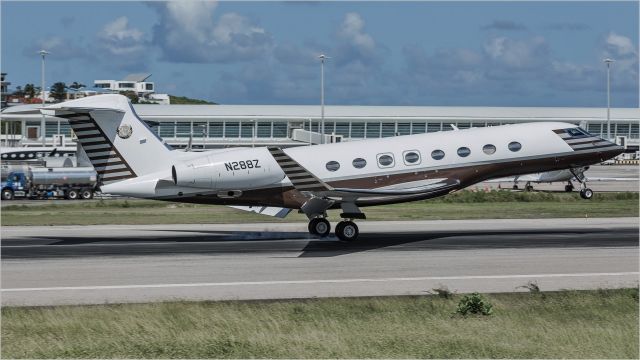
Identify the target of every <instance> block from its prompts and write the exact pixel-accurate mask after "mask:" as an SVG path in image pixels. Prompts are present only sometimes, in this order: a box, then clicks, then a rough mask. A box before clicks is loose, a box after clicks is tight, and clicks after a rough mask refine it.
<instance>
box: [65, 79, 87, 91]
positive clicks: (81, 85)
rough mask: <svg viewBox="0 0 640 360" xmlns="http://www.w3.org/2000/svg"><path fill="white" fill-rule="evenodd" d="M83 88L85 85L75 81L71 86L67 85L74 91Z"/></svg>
mask: <svg viewBox="0 0 640 360" xmlns="http://www.w3.org/2000/svg"><path fill="white" fill-rule="evenodd" d="M83 87H86V85H85V84H82V83H79V82H77V81H74V82H73V83H72V84H71V85H69V88H70V89H76V90H78V89H80V88H83Z"/></svg>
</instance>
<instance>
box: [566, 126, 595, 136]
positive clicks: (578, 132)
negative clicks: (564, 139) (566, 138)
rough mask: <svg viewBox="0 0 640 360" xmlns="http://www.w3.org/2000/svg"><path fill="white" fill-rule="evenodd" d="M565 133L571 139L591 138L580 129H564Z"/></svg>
mask: <svg viewBox="0 0 640 360" xmlns="http://www.w3.org/2000/svg"><path fill="white" fill-rule="evenodd" d="M566 131H567V133H568V134H569V135H571V137H584V136H593V135H591V134H589V133H588V132H587V131H586V130H584V129H581V128H579V127H578V128H569V129H566Z"/></svg>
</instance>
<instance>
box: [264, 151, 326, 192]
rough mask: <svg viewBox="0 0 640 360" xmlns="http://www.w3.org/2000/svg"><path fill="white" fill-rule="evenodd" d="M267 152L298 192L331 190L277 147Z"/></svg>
mask: <svg viewBox="0 0 640 360" xmlns="http://www.w3.org/2000/svg"><path fill="white" fill-rule="evenodd" d="M268 149H269V152H270V153H271V155H272V156H273V158H274V159H275V160H276V162H277V163H278V165H279V166H280V168H281V169H282V171H284V173H285V175H287V177H288V178H289V180H290V181H291V184H292V185H293V187H295V188H296V189H297V190H299V191H328V190H329V191H330V190H333V188H332V187H331V186H329V185H327V184H326V183H325V182H324V181H322V180H320V179H319V178H317V177H316V176H315V175H313V174H312V173H311V172H309V171H308V170H307V169H305V168H304V166H302V165H300V164H299V163H298V162H297V161H295V160H293V159H292V158H291V157H290V156H289V155H287V154H285V152H284V151H282V149H280V148H278V147H269V148H268Z"/></svg>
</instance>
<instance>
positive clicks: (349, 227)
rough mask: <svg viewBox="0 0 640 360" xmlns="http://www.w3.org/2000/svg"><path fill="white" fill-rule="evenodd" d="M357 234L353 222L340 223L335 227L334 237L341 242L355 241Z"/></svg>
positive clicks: (356, 226) (356, 228) (356, 227)
mask: <svg viewBox="0 0 640 360" xmlns="http://www.w3.org/2000/svg"><path fill="white" fill-rule="evenodd" d="M359 233H360V231H359V230H358V225H356V224H355V223H354V222H353V221H341V222H339V223H338V225H336V236H337V237H338V239H340V240H342V241H348V242H350V241H355V240H356V239H357V238H358V234H359Z"/></svg>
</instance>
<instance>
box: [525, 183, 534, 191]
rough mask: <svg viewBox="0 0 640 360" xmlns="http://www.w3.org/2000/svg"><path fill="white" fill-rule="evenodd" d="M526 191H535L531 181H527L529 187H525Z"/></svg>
mask: <svg viewBox="0 0 640 360" xmlns="http://www.w3.org/2000/svg"><path fill="white" fill-rule="evenodd" d="M524 191H533V185H531V182H530V181H527V185H525V186H524Z"/></svg>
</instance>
